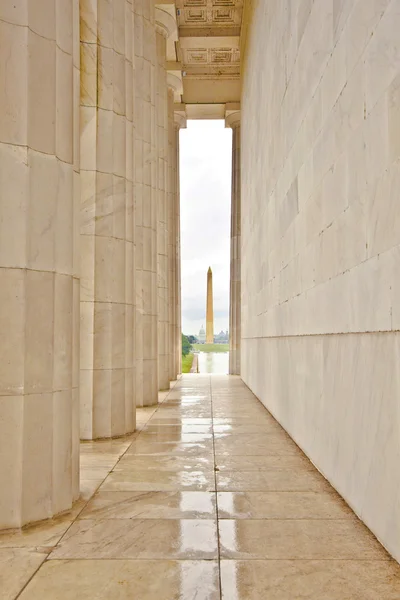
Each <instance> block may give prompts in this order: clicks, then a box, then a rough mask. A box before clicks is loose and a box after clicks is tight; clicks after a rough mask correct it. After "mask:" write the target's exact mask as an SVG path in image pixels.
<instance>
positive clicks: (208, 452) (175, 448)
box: [127, 442, 213, 457]
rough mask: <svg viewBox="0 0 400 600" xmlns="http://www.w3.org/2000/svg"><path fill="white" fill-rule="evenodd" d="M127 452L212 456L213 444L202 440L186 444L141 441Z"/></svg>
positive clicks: (155, 454)
mask: <svg viewBox="0 0 400 600" xmlns="http://www.w3.org/2000/svg"><path fill="white" fill-rule="evenodd" d="M127 454H129V455H131V454H147V455H154V456H157V455H158V456H184V457H190V456H192V457H193V456H202V457H203V456H212V454H213V446H212V442H211V443H206V442H203V443H202V444H186V443H182V444H179V443H174V442H166V443H161V442H158V443H154V444H152V443H151V442H149V443H147V442H144V443H141V444H137V445H134V444H132V446H131V447H130V448H129V450H128V451H127Z"/></svg>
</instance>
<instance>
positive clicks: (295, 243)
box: [241, 0, 400, 559]
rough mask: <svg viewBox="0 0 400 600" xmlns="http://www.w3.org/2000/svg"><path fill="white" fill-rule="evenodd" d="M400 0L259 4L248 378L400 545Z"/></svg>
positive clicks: (247, 88) (245, 316)
mask: <svg viewBox="0 0 400 600" xmlns="http://www.w3.org/2000/svg"><path fill="white" fill-rule="evenodd" d="M399 31H400V1H399V0H314V1H312V0H296V1H292V0H270V1H269V2H261V1H258V2H256V3H253V6H252V14H251V15H250V26H249V29H248V35H247V39H246V46H245V56H244V67H243V88H242V100H241V107H242V127H241V129H242V140H241V141H242V168H241V173H242V191H241V193H242V356H241V365H242V366H241V374H242V377H243V379H244V381H245V382H246V383H247V384H248V385H249V387H250V388H251V389H252V391H253V392H254V393H255V394H256V395H257V396H258V397H259V398H260V400H261V401H262V402H263V403H264V404H265V405H266V407H267V408H268V409H269V410H270V411H271V412H272V414H273V415H274V416H275V417H276V418H277V419H278V421H279V422H280V423H281V424H282V425H283V426H284V427H285V429H286V430H287V431H288V432H289V433H290V435H291V436H292V437H293V438H294V439H295V441H296V442H297V443H298V444H299V446H300V447H301V448H302V449H303V450H304V452H305V453H306V454H307V455H308V456H309V457H310V458H311V460H312V461H313V462H314V464H315V465H316V466H317V467H318V468H319V469H320V470H321V472H322V473H323V474H324V475H325V476H326V477H327V478H328V479H329V481H330V482H331V483H332V484H333V486H334V487H335V488H336V489H337V490H338V491H339V493H340V494H342V496H343V497H344V498H345V499H346V500H347V502H348V503H349V504H350V505H351V507H352V508H353V509H354V510H355V512H356V513H357V514H358V515H359V516H360V517H361V518H362V520H363V521H364V522H365V523H366V524H367V525H368V526H369V527H370V529H371V530H372V531H373V532H374V534H375V535H376V536H377V537H378V538H379V539H380V540H381V542H382V543H383V544H384V545H385V546H386V548H387V549H388V550H389V552H390V553H391V554H392V555H393V556H395V557H396V558H397V559H399V558H400V478H399V477H398V465H399V459H400V434H399V432H400V334H399V330H400V246H399V244H400V36H399Z"/></svg>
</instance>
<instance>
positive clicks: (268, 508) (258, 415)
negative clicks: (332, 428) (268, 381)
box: [0, 375, 400, 600]
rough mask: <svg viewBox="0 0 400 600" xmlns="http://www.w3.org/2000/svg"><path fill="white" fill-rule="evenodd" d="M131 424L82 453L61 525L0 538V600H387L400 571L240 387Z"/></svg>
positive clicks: (199, 380) (200, 380)
mask: <svg viewBox="0 0 400 600" xmlns="http://www.w3.org/2000/svg"><path fill="white" fill-rule="evenodd" d="M138 414H139V423H138V428H139V431H138V432H137V433H136V434H135V435H134V436H131V437H130V438H125V439H121V440H113V441H105V442H91V443H86V444H82V455H81V475H82V486H81V487H82V489H83V498H82V499H81V500H80V501H79V503H78V505H77V506H76V507H75V508H74V511H73V513H72V514H71V513H69V514H67V515H65V516H64V517H60V518H59V519H55V520H53V521H51V522H47V523H44V524H42V525H39V526H35V527H33V528H30V529H26V530H25V531H24V532H22V533H21V532H14V533H3V534H2V535H0V598H1V600H11V599H13V598H21V600H83V599H89V598H90V599H91V600H217V599H219V598H223V599H224V600H256V599H257V600H295V599H296V600H297V599H302V600H304V599H307V600H308V599H313V600H398V598H399V597H400V567H399V565H398V564H397V563H395V562H394V561H392V560H391V559H390V557H389V556H388V555H387V554H386V552H385V550H384V549H383V548H382V547H381V546H380V544H379V543H378V542H377V541H376V540H375V538H374V537H373V536H372V534H371V533H370V532H369V531H368V530H367V529H366V527H364V525H363V524H362V523H361V522H360V521H359V520H358V519H357V518H356V517H355V516H354V514H353V513H352V512H351V510H350V509H349V508H348V507H347V505H346V504H345V503H344V502H343V500H341V498H340V497H339V496H338V495H337V494H336V492H335V491H334V490H333V489H332V488H331V487H330V486H329V485H328V483H327V482H326V481H325V479H324V478H323V477H322V476H321V475H320V474H319V473H318V472H317V470H316V469H315V468H314V467H313V466H312V464H311V463H310V462H309V461H308V460H307V458H306V457H305V456H304V455H303V454H302V452H301V451H300V450H299V449H298V447H297V446H296V445H295V444H294V443H293V442H292V440H291V439H290V438H289V437H288V436H287V434H286V433H285V432H284V431H283V429H282V428H281V427H280V426H279V425H278V424H277V422H276V421H275V420H274V419H273V418H272V417H271V415H270V414H269V413H268V412H267V411H266V410H265V408H264V407H263V406H262V405H261V404H260V403H259V402H258V400H257V399H256V398H255V397H254V396H253V394H252V393H251V392H250V391H249V390H248V389H247V388H246V386H245V385H244V384H243V383H242V382H241V380H240V379H239V378H236V377H228V376H202V375H188V376H184V377H183V378H182V379H181V380H180V381H179V382H178V383H177V384H176V385H175V387H174V388H173V389H172V390H171V391H170V392H169V394H168V395H166V397H165V398H164V399H163V402H162V404H160V405H159V406H158V407H157V408H147V409H142V410H140V411H138ZM96 490H97V491H96ZM94 492H95V493H94ZM93 493H94V495H92V494H93ZM91 496H92V497H91ZM90 497H91V499H90V500H89V498H90ZM88 500H89V501H88ZM21 590H22V591H21Z"/></svg>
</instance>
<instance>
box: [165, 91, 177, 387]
mask: <svg viewBox="0 0 400 600" xmlns="http://www.w3.org/2000/svg"><path fill="white" fill-rule="evenodd" d="M176 151H177V148H176V136H175V125H174V91H173V90H172V89H171V88H169V89H168V292H169V331H168V337H169V360H168V374H169V379H170V381H173V380H175V379H176V378H177V375H178V369H179V367H178V364H177V353H178V347H177V344H178V338H177V325H178V324H177V308H176V303H177V287H176V277H177V272H176V258H175V257H176V229H177V223H176V209H175V201H176V199H175V194H176Z"/></svg>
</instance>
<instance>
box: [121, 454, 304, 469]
mask: <svg viewBox="0 0 400 600" xmlns="http://www.w3.org/2000/svg"><path fill="white" fill-rule="evenodd" d="M215 459H216V460H215V462H216V467H217V470H218V471H265V470H269V471H270V470H271V469H293V470H296V469H302V470H305V469H307V470H310V471H315V467H314V466H313V465H312V464H311V463H310V461H309V460H308V458H307V457H306V456H305V455H304V454H303V453H302V452H299V453H297V454H258V455H256V456H254V455H251V454H249V455H248V456H240V455H235V456H232V455H231V456H229V455H228V454H222V455H221V454H216V457H215ZM122 460H123V459H122Z"/></svg>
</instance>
